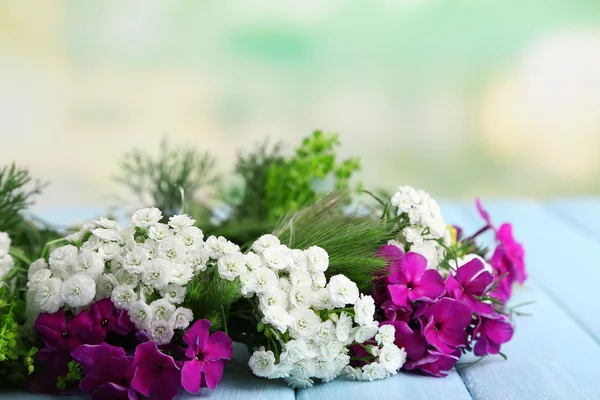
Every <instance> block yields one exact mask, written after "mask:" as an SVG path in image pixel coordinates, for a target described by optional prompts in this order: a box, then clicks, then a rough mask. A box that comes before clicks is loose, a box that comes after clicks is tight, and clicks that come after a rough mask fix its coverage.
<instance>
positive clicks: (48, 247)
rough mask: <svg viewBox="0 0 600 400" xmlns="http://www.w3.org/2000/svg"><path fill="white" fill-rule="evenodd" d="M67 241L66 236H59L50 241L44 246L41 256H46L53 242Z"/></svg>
mask: <svg viewBox="0 0 600 400" xmlns="http://www.w3.org/2000/svg"><path fill="white" fill-rule="evenodd" d="M65 242H67V239H66V238H59V239H55V240H51V241H49V242H48V243H46V245H45V246H44V249H43V250H42V255H41V258H46V255H47V254H48V250H49V249H50V246H52V245H53V244H58V243H65Z"/></svg>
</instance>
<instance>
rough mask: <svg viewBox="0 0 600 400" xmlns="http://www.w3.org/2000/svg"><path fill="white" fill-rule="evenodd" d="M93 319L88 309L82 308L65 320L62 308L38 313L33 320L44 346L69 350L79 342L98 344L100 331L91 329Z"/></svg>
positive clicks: (101, 337) (100, 339) (100, 336)
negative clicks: (71, 317) (52, 311)
mask: <svg viewBox="0 0 600 400" xmlns="http://www.w3.org/2000/svg"><path fill="white" fill-rule="evenodd" d="M92 325H93V320H92V317H91V315H90V312H89V311H88V310H83V311H81V312H80V313H79V314H77V315H76V316H74V317H73V319H71V321H69V322H67V316H66V314H65V312H64V311H63V310H58V311H57V312H55V313H53V314H47V313H43V314H40V315H39V316H38V317H37V319H36V320H35V325H34V326H35V330H36V331H37V333H38V335H39V336H40V338H41V339H42V340H43V341H44V343H45V344H46V346H48V347H50V348H52V349H61V350H66V351H67V352H71V351H73V350H75V349H76V348H77V347H79V345H81V344H84V343H85V344H99V343H101V342H102V341H103V340H104V337H103V336H102V335H101V333H99V332H97V331H95V330H93V329H92Z"/></svg>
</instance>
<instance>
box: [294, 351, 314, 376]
mask: <svg viewBox="0 0 600 400" xmlns="http://www.w3.org/2000/svg"><path fill="white" fill-rule="evenodd" d="M306 355H307V357H310V355H309V354H308V353H307V354H306ZM312 357H316V353H315V355H314V356H312ZM314 374H315V363H314V361H313V360H311V359H308V358H304V359H303V360H300V361H297V362H295V363H294V364H293V366H292V369H291V371H290V376H293V377H295V378H298V379H308V378H310V377H311V376H314Z"/></svg>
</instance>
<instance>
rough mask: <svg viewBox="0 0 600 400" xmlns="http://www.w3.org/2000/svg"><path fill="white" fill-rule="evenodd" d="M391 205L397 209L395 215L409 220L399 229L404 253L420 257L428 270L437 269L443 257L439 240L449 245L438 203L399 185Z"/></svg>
mask: <svg viewBox="0 0 600 400" xmlns="http://www.w3.org/2000/svg"><path fill="white" fill-rule="evenodd" d="M391 203H392V205H393V206H396V207H398V215H400V214H403V213H404V214H406V215H407V216H408V218H409V222H410V226H408V227H406V228H404V229H403V230H402V236H403V238H404V241H405V242H406V244H407V246H408V249H406V250H410V251H412V252H415V253H419V254H421V255H423V256H424V257H425V258H426V259H427V267H428V268H437V267H438V265H439V263H440V262H441V261H442V260H443V259H444V257H445V255H446V253H445V250H444V247H443V246H441V245H440V243H439V240H442V241H443V243H445V244H446V245H448V244H449V243H450V232H449V231H448V229H447V228H446V222H445V221H444V217H443V216H442V213H441V210H440V206H439V205H438V203H437V202H436V201H435V200H434V199H432V198H431V196H430V195H429V194H428V193H426V192H425V191H423V190H420V189H418V190H417V189H414V188H412V187H410V186H400V187H399V188H398V191H397V192H396V193H394V195H393V196H392V199H391ZM394 244H397V243H394ZM400 247H401V248H402V249H403V250H405V249H404V247H403V246H400Z"/></svg>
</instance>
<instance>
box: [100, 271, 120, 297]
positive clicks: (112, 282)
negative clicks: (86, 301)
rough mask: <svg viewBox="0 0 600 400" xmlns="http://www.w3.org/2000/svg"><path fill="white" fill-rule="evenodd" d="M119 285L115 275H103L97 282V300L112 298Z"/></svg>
mask: <svg viewBox="0 0 600 400" xmlns="http://www.w3.org/2000/svg"><path fill="white" fill-rule="evenodd" d="M118 285H119V281H118V280H117V278H115V276H114V275H113V274H102V275H101V276H100V277H99V278H98V279H97V280H96V299H105V298H107V297H110V295H111V294H112V291H113V290H114V289H115V288H116V287H117V286H118Z"/></svg>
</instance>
